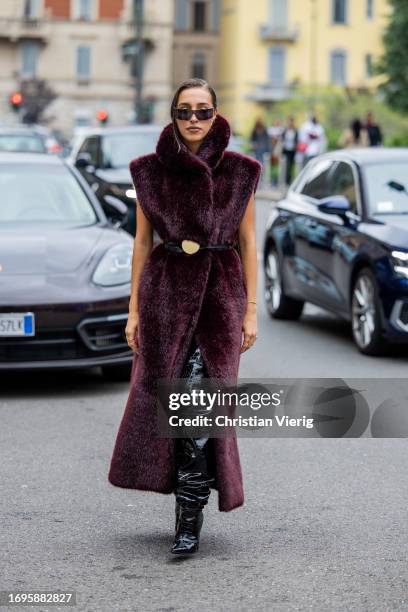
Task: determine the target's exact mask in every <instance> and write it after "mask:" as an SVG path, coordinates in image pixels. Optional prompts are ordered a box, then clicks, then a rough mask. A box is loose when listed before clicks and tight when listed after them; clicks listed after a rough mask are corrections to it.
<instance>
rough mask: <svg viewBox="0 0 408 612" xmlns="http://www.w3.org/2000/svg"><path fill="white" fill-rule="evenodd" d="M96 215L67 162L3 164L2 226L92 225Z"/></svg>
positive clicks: (0, 188) (0, 170) (0, 191)
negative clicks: (35, 224) (13, 224)
mask: <svg viewBox="0 0 408 612" xmlns="http://www.w3.org/2000/svg"><path fill="white" fill-rule="evenodd" d="M97 220H98V218H97V215H96V213H95V211H94V209H93V207H92V204H91V202H90V201H89V200H88V198H87V196H86V194H85V192H84V191H83V190H82V188H81V186H80V184H79V183H78V181H77V179H76V178H75V177H74V176H73V174H72V173H71V172H70V171H69V170H68V168H66V167H65V166H54V165H51V164H50V165H47V164H44V165H41V164H32V165H29V164H13V163H4V164H1V165H0V227H4V224H5V223H15V222H18V223H33V222H37V221H41V222H51V223H56V224H66V223H68V224H71V223H73V224H75V225H78V224H79V225H91V224H92V223H95V222H96V221H97Z"/></svg>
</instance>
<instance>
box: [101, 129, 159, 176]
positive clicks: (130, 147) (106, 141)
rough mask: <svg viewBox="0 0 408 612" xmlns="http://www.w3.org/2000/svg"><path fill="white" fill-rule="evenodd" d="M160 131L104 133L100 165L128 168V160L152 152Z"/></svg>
mask: <svg viewBox="0 0 408 612" xmlns="http://www.w3.org/2000/svg"><path fill="white" fill-rule="evenodd" d="M159 135H160V132H157V133H156V132H137V133H136V132H133V133H132V132H129V133H124V134H106V135H104V136H103V138H102V167H103V168H128V166H129V160H131V159H134V158H135V157H138V156H139V155H146V154H147V153H154V151H155V150H156V144H157V140H158V137H159Z"/></svg>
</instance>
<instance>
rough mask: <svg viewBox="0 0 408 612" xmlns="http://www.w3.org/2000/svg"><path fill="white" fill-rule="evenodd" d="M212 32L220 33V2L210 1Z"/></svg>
mask: <svg viewBox="0 0 408 612" xmlns="http://www.w3.org/2000/svg"><path fill="white" fill-rule="evenodd" d="M211 8H212V30H213V32H219V31H220V11H221V0H212V3H211Z"/></svg>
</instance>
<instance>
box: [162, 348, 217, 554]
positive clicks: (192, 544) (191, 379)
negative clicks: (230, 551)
mask: <svg viewBox="0 0 408 612" xmlns="http://www.w3.org/2000/svg"><path fill="white" fill-rule="evenodd" d="M205 374H206V372H205V367H204V363H203V360H202V356H201V353H200V349H199V347H197V346H196V344H195V343H193V345H192V350H191V352H190V356H189V358H188V360H187V363H186V365H185V368H184V370H183V373H182V377H183V378H187V386H188V387H189V388H190V389H191V388H192V387H193V386H194V385H195V384H197V383H199V382H200V380H201V378H202V377H204V376H205ZM210 448H211V442H210V440H209V438H207V437H202V438H181V439H178V440H177V453H176V459H177V486H176V490H175V494H176V525H175V530H176V536H175V541H174V545H173V547H172V549H171V552H172V553H175V554H185V553H187V554H191V553H194V552H196V551H197V550H198V546H199V537H200V531H201V527H202V524H203V512H202V509H203V508H204V506H205V505H206V504H207V503H208V498H209V496H210V492H211V488H210V487H211V484H212V483H213V482H214V480H215V475H214V466H213V464H212V462H211V457H210Z"/></svg>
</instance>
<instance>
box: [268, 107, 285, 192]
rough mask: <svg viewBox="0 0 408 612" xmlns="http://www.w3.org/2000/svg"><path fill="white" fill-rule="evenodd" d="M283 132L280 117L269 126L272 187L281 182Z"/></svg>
mask: <svg viewBox="0 0 408 612" xmlns="http://www.w3.org/2000/svg"><path fill="white" fill-rule="evenodd" d="M282 132H283V127H282V122H281V121H280V119H276V120H275V122H274V123H273V125H271V126H270V127H269V128H268V135H269V138H270V143H271V157H270V168H271V185H272V187H276V186H277V185H278V182H279V169H280V162H281V157H282Z"/></svg>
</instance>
